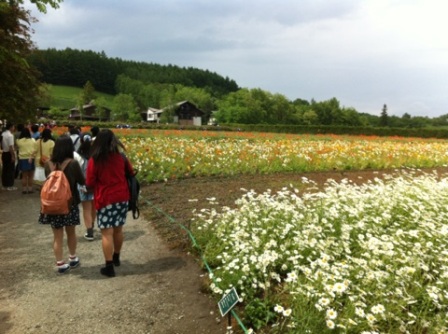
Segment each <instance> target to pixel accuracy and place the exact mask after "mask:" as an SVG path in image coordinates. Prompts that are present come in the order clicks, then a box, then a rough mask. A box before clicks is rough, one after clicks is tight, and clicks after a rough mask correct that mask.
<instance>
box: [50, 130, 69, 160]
mask: <svg viewBox="0 0 448 334" xmlns="http://www.w3.org/2000/svg"><path fill="white" fill-rule="evenodd" d="M73 150H74V147H73V141H72V139H71V138H70V137H69V136H67V135H61V136H59V137H58V139H56V142H55V144H54V148H53V154H52V155H51V159H50V160H51V162H53V163H63V162H64V160H65V159H73Z"/></svg>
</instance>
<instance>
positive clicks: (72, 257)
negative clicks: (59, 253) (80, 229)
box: [65, 225, 79, 268]
mask: <svg viewBox="0 0 448 334" xmlns="http://www.w3.org/2000/svg"><path fill="white" fill-rule="evenodd" d="M65 233H66V234H67V246H68V251H69V265H70V268H76V267H77V266H79V258H78V257H77V256H76V246H77V239H76V226H75V225H71V226H66V227H65Z"/></svg>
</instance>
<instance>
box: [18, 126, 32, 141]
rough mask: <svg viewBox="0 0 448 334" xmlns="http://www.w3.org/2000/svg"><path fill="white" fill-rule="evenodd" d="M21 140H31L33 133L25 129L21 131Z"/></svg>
mask: <svg viewBox="0 0 448 334" xmlns="http://www.w3.org/2000/svg"><path fill="white" fill-rule="evenodd" d="M21 138H31V132H30V129H28V128H23V129H22V131H20V136H19V139H21Z"/></svg>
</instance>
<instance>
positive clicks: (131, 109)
mask: <svg viewBox="0 0 448 334" xmlns="http://www.w3.org/2000/svg"><path fill="white" fill-rule="evenodd" d="M112 115H113V116H112V119H113V120H116V121H123V122H126V121H128V120H129V121H131V122H135V121H138V120H139V119H140V115H139V111H138V108H137V103H136V102H135V100H134V98H133V97H132V95H130V94H122V93H120V94H118V95H117V96H115V97H114V106H113V108H112Z"/></svg>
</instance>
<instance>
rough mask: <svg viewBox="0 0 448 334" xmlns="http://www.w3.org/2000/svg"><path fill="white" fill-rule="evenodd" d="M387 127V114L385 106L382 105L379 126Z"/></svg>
mask: <svg viewBox="0 0 448 334" xmlns="http://www.w3.org/2000/svg"><path fill="white" fill-rule="evenodd" d="M388 125H389V115H388V114H387V105H384V106H383V109H382V110H381V115H380V126H388Z"/></svg>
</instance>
